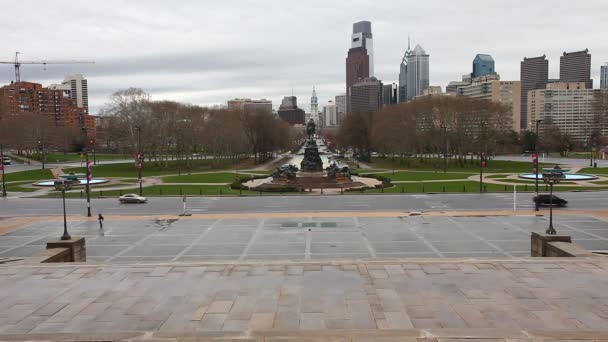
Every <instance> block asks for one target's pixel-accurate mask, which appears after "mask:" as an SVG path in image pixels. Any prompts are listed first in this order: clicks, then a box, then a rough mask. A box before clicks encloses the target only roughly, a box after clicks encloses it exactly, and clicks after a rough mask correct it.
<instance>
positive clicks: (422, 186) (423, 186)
mask: <svg viewBox="0 0 608 342" xmlns="http://www.w3.org/2000/svg"><path fill="white" fill-rule="evenodd" d="M422 192H424V184H422Z"/></svg>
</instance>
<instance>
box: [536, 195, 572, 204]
mask: <svg viewBox="0 0 608 342" xmlns="http://www.w3.org/2000/svg"><path fill="white" fill-rule="evenodd" d="M551 196H553V199H551ZM533 201H534V203H536V204H537V205H539V206H540V205H551V203H553V205H554V206H558V207H564V206H566V204H568V201H566V200H565V199H563V198H560V197H557V196H555V195H538V196H534V199H533Z"/></svg>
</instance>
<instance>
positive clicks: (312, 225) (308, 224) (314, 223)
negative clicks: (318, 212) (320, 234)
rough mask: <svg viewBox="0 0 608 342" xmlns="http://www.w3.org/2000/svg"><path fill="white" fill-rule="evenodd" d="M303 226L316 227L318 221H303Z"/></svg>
mask: <svg viewBox="0 0 608 342" xmlns="http://www.w3.org/2000/svg"><path fill="white" fill-rule="evenodd" d="M302 227H304V228H315V227H317V223H316V222H302Z"/></svg>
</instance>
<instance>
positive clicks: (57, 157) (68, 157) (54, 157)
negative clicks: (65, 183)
mask: <svg viewBox="0 0 608 342" xmlns="http://www.w3.org/2000/svg"><path fill="white" fill-rule="evenodd" d="M133 158H134V157H133V156H132V155H129V154H111V153H96V154H95V159H96V160H123V159H133ZM32 159H34V160H39V161H40V160H42V155H40V154H35V155H33V156H32ZM89 159H91V160H93V154H92V153H91V154H90V155H89ZM81 160H82V161H84V160H85V155H84V154H80V153H68V154H63V153H48V154H47V155H46V162H47V163H60V162H73V161H81Z"/></svg>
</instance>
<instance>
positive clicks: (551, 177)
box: [543, 165, 564, 235]
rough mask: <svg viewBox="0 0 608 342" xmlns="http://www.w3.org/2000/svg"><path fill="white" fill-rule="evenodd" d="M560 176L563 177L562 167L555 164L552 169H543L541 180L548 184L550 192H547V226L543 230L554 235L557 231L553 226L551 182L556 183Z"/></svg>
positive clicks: (560, 178)
mask: <svg viewBox="0 0 608 342" xmlns="http://www.w3.org/2000/svg"><path fill="white" fill-rule="evenodd" d="M562 177H564V173H563V172H562V169H561V168H560V167H559V166H558V165H555V167H554V168H553V169H550V170H545V172H543V181H544V182H545V183H547V184H549V189H550V193H549V228H547V230H546V231H545V233H547V234H550V235H555V234H556V233H557V232H556V231H555V228H553V184H558V183H559V182H560V181H561V180H562Z"/></svg>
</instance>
